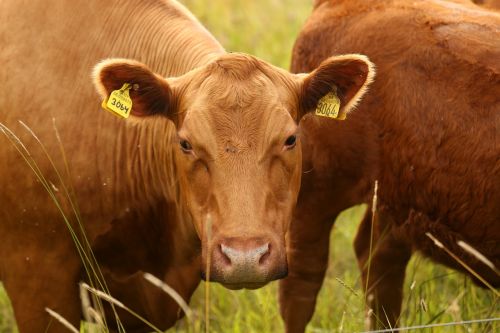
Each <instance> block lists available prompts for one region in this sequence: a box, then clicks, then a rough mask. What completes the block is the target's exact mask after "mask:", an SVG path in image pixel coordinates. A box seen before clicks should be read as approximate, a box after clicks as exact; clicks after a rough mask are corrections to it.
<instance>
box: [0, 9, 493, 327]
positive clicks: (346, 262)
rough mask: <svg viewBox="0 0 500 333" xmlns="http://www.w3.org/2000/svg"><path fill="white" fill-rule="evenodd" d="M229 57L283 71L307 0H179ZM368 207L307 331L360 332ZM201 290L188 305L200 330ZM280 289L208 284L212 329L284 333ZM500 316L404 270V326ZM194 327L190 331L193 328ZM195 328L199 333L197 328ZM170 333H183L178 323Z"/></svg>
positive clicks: (344, 229) (462, 282) (461, 283)
mask: <svg viewBox="0 0 500 333" xmlns="http://www.w3.org/2000/svg"><path fill="white" fill-rule="evenodd" d="M181 2H182V3H184V4H185V5H186V6H187V7H188V8H189V9H190V10H191V11H192V12H193V13H194V15H195V16H196V17H198V19H199V20H200V21H201V22H202V23H203V24H204V25H205V26H206V27H207V29H208V30H209V31H210V32H211V33H212V34H214V35H215V37H216V38H217V39H218V40H219V41H220V42H221V43H222V45H223V46H224V47H225V48H226V50H227V51H239V52H245V53H250V54H253V55H255V56H257V57H259V58H261V59H264V60H266V61H269V62H271V63H273V64H274V65H277V66H280V67H283V68H286V69H287V68H288V67H289V63H290V56H291V50H292V46H293V43H294V40H295V37H296V36H297V34H298V32H299V30H300V28H301V26H302V24H303V23H304V21H305V20H306V18H307V17H308V16H309V14H310V12H311V10H312V0H210V1H206V0H182V1H181ZM365 209H366V207H365V206H359V207H354V208H351V209H349V210H347V211H345V212H344V213H343V214H342V215H341V216H340V217H339V218H338V220H337V222H336V224H335V227H334V230H333V232H332V235H331V250H330V265H329V268H328V272H327V276H326V279H325V282H324V285H323V288H322V290H321V292H320V295H319V299H318V304H317V308H316V312H315V315H314V317H313V319H312V321H311V323H310V324H309V326H308V332H362V331H364V329H365V324H364V301H363V292H362V287H361V285H360V273H359V270H358V267H357V262H356V259H355V256H354V250H353V247H352V242H353V239H354V235H355V233H356V229H357V226H358V223H359V222H360V220H361V217H362V216H363V213H364V211H365ZM204 288H205V284H204V283H202V284H201V285H200V286H199V288H198V290H197V292H196V293H195V295H194V296H193V298H192V300H191V303H190V305H191V307H192V309H193V310H194V311H195V313H196V314H197V316H196V318H197V323H195V325H194V326H195V327H198V329H200V330H201V328H202V326H203V320H204V319H203V315H204V309H205V306H207V304H205V300H204ZM277 290H278V283H277V282H274V283H271V284H269V285H268V286H266V287H265V288H262V289H260V290H256V291H248V290H243V291H230V290H227V289H224V288H223V287H221V286H219V285H216V284H211V285H210V294H211V298H210V304H208V306H209V308H210V331H212V332H235V333H238V332H242V333H243V332H245V333H246V332H258V333H267V332H269V333H271V332H282V331H283V324H282V321H281V318H280V315H279V307H278V302H277ZM499 315H500V305H499V304H497V303H496V301H495V298H494V295H493V294H492V293H488V292H487V291H485V290H483V289H480V288H477V287H475V286H474V285H473V284H472V282H471V281H470V280H469V279H468V278H467V277H465V276H464V275H462V274H460V273H458V272H456V271H452V270H449V269H446V268H444V267H442V266H439V265H437V264H434V263H431V262H430V261H428V260H426V259H425V258H422V257H420V256H418V255H415V256H414V257H413V259H412V260H411V262H410V264H409V265H408V269H407V277H406V284H405V298H404V300H403V312H402V322H401V326H412V325H427V324H433V323H445V322H451V321H461V320H470V319H479V318H491V317H493V316H499ZM191 329H193V327H192V328H191ZM195 330H197V329H195ZM499 331H500V325H498V324H475V325H467V326H452V327H446V328H434V329H432V328H426V329H421V330H418V332H484V333H489V332H499ZM10 332H17V331H16V330H15V320H14V318H13V314H12V310H11V308H10V303H9V300H8V298H7V296H6V294H5V292H4V290H3V289H2V288H1V284H0V333H10ZM168 332H187V328H186V324H185V323H184V322H183V321H180V322H179V323H178V324H177V326H176V327H174V328H172V329H170V330H169V331H168Z"/></svg>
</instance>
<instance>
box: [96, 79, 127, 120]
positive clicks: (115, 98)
mask: <svg viewBox="0 0 500 333" xmlns="http://www.w3.org/2000/svg"><path fill="white" fill-rule="evenodd" d="M130 88H132V85H131V84H130V83H125V84H124V85H123V86H122V87H121V88H120V89H118V90H113V91H112V92H111V94H109V98H108V99H107V100H105V101H103V102H102V104H101V106H102V108H103V109H104V110H107V111H111V112H113V113H114V114H116V115H118V116H120V117H123V118H128V116H129V115H130V111H131V110H132V99H131V98H130V94H129V93H130Z"/></svg>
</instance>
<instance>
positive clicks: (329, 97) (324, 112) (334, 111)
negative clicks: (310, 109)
mask: <svg viewBox="0 0 500 333" xmlns="http://www.w3.org/2000/svg"><path fill="white" fill-rule="evenodd" d="M339 110H340V99H339V98H338V96H337V94H336V92H335V90H333V91H330V92H329V93H328V94H326V95H325V96H323V97H322V98H321V99H320V100H319V102H318V106H317V107H316V112H315V113H316V115H317V116H321V117H328V118H334V119H340V120H344V119H345V118H346V117H345V114H344V113H342V114H340V115H339Z"/></svg>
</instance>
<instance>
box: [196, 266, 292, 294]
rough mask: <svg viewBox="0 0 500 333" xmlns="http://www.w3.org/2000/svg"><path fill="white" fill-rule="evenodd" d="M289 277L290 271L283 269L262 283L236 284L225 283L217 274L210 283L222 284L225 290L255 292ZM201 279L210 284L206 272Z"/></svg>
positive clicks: (240, 282) (211, 277)
mask: <svg viewBox="0 0 500 333" xmlns="http://www.w3.org/2000/svg"><path fill="white" fill-rule="evenodd" d="M287 275H288V269H283V270H280V271H279V272H277V273H276V274H274V275H273V276H272V277H270V278H269V279H263V280H261V281H234V282H230V281H227V280H226V281H224V280H225V279H224V278H220V277H219V276H217V274H214V275H211V276H210V282H217V283H220V284H221V285H222V286H224V287H225V288H227V289H230V290H240V289H250V290H253V289H259V288H262V287H264V286H265V285H266V284H268V283H269V282H271V281H275V280H279V279H283V278H285V277H287ZM201 279H202V280H203V281H205V282H208V281H207V277H206V274H205V272H204V271H202V272H201Z"/></svg>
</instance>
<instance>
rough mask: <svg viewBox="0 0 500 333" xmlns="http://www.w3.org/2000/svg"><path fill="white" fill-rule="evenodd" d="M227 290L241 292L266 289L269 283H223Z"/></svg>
mask: <svg viewBox="0 0 500 333" xmlns="http://www.w3.org/2000/svg"><path fill="white" fill-rule="evenodd" d="M220 284H222V285H223V286H224V287H225V288H227V289H231V290H240V289H250V290H254V289H259V288H261V287H264V286H265V285H266V284H267V282H239V283H224V282H221V283H220Z"/></svg>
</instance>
